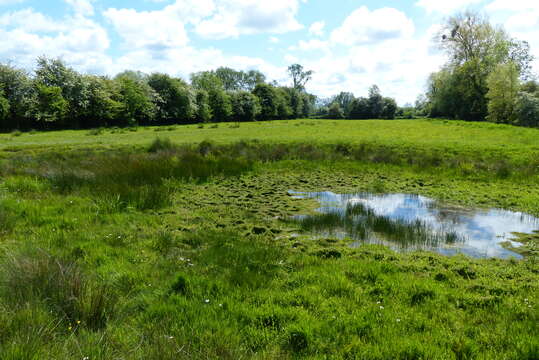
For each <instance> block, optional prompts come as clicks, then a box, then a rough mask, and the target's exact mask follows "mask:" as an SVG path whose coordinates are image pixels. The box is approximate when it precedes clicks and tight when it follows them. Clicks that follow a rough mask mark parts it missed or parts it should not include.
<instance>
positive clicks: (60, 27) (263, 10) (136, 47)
mask: <svg viewBox="0 0 539 360" xmlns="http://www.w3.org/2000/svg"><path fill="white" fill-rule="evenodd" d="M466 9H473V10H478V11H480V12H482V13H484V14H485V15H487V16H489V17H490V19H491V22H492V23H494V24H499V25H500V26H503V27H504V28H505V29H506V30H507V31H508V32H509V33H510V34H511V35H512V36H513V37H516V38H518V39H520V40H526V41H528V42H529V43H530V45H531V47H532V52H533V54H534V55H535V56H536V57H537V58H539V1H538V0H365V1H361V0H115V1H113V0H0V62H1V63H10V64H12V65H15V66H18V67H23V68H25V69H28V70H29V71H31V70H32V69H33V68H34V66H35V62H36V58H37V57H39V56H42V55H45V56H47V57H52V58H56V57H59V58H62V59H63V60H64V61H65V62H66V63H67V64H68V65H69V66H72V67H73V68H75V69H76V70H78V71H81V72H84V73H91V74H99V75H109V76H113V75H115V74H117V73H119V72H121V71H124V70H140V71H143V72H147V73H151V72H165V73H168V74H170V75H173V76H179V77H182V78H184V79H186V80H187V79H189V75H190V74H191V73H193V72H197V71H203V70H212V69H215V68H217V67H220V66H227V67H232V68H235V69H238V70H250V69H256V70H260V71H262V72H263V73H265V74H266V76H267V77H268V80H276V81H277V82H279V83H280V84H283V85H290V80H289V79H288V77H287V73H286V69H287V67H288V65H291V64H294V63H299V64H301V65H303V66H304V68H305V69H308V70H313V71H314V75H313V78H312V80H311V81H310V82H309V83H308V85H307V90H308V91H309V92H311V93H313V94H316V95H318V96H320V97H329V96H331V95H334V94H337V93H339V92H340V91H349V92H353V93H354V94H355V95H356V96H365V95H367V92H368V88H369V87H370V86H371V85H373V84H377V85H378V86H379V87H380V89H381V91H382V93H383V94H384V95H385V96H391V97H394V98H396V99H397V101H398V102H399V104H401V105H403V104H405V103H413V102H414V101H415V99H416V98H417V96H418V95H419V94H421V93H423V92H424V90H425V84H426V79H427V78H428V76H429V74H430V73H432V72H433V71H436V70H437V69H438V68H439V67H440V66H441V65H442V64H443V63H444V62H445V61H446V58H445V56H444V54H443V53H442V52H441V51H440V50H439V49H437V48H436V46H435V45H434V43H433V37H434V36H435V34H436V33H437V31H438V29H439V28H440V24H442V23H443V22H444V19H447V17H448V16H451V15H452V14H454V13H455V12H457V11H463V10H466ZM535 70H536V71H537V70H539V61H537V60H536V61H535Z"/></svg>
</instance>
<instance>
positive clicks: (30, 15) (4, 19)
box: [0, 9, 68, 32]
mask: <svg viewBox="0 0 539 360" xmlns="http://www.w3.org/2000/svg"><path fill="white" fill-rule="evenodd" d="M0 27H2V28H14V29H15V28H16V29H19V30H24V31H30V32H56V31H64V30H67V29H68V28H67V24H65V23H61V22H58V21H55V20H53V19H51V18H49V17H48V16H45V15H43V14H42V13H39V12H36V11H34V10H33V9H23V10H19V11H13V12H8V13H5V14H3V15H0Z"/></svg>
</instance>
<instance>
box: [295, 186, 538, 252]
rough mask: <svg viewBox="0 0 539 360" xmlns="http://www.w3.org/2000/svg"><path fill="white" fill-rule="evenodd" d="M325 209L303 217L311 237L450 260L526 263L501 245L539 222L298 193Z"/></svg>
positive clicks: (392, 199) (417, 199) (410, 200)
mask: <svg viewBox="0 0 539 360" xmlns="http://www.w3.org/2000/svg"><path fill="white" fill-rule="evenodd" d="M291 193H292V195H294V196H296V197H301V198H314V199H317V200H318V201H319V202H320V203H321V207H320V208H319V209H318V212H319V214H317V215H309V216H297V217H295V218H294V221H295V222H297V223H298V224H299V225H300V226H301V227H302V228H303V230H305V231H309V232H313V233H315V234H318V235H324V236H337V237H350V238H352V239H355V240H357V242H355V243H354V245H355V246H359V245H360V244H363V243H370V244H383V245H386V246H389V247H391V248H393V249H395V250H398V251H410V250H431V251H437V252H439V253H442V254H445V255H453V254H456V253H464V254H467V255H469V256H472V257H481V258H485V257H498V258H509V257H515V258H521V256H520V255H519V254H517V253H515V252H513V251H510V250H507V249H504V248H503V247H502V246H501V245H500V243H501V242H505V241H510V242H511V243H512V244H513V245H514V246H519V245H520V244H519V243H517V242H514V241H511V239H512V237H513V236H512V233H514V232H520V233H532V232H533V231H534V230H537V229H539V219H537V218H535V217H532V216H530V215H527V214H524V213H521V212H511V211H505V210H498V209H492V210H472V209H462V208H456V207H444V206H441V205H440V204H438V203H437V202H436V201H434V200H432V199H429V198H426V197H423V196H418V195H407V194H386V195H373V194H342V195H340V194H334V193H331V192H320V193H298V192H291Z"/></svg>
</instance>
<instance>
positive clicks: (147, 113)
mask: <svg viewBox="0 0 539 360" xmlns="http://www.w3.org/2000/svg"><path fill="white" fill-rule="evenodd" d="M116 83H117V84H118V92H117V94H118V98H117V99H115V100H116V101H118V102H119V103H120V109H119V114H118V118H117V121H118V123H117V124H116V125H120V126H126V125H129V126H131V125H137V124H145V123H150V122H151V121H152V120H153V118H154V114H155V107H154V103H153V102H152V97H151V89H150V88H149V86H148V85H147V84H145V83H142V82H139V81H136V80H134V79H133V78H131V77H129V76H120V77H117V78H116Z"/></svg>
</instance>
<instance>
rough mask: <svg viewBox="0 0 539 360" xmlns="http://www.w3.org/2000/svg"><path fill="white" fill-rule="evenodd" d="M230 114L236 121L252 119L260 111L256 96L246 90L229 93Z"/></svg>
mask: <svg viewBox="0 0 539 360" xmlns="http://www.w3.org/2000/svg"><path fill="white" fill-rule="evenodd" d="M231 99H232V114H233V115H232V116H233V118H234V120H236V121H254V120H255V119H256V117H257V116H258V114H259V113H260V104H259V103H258V98H257V97H256V96H255V95H253V94H251V93H250V92H247V91H238V92H234V93H232V94H231Z"/></svg>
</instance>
